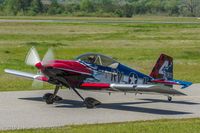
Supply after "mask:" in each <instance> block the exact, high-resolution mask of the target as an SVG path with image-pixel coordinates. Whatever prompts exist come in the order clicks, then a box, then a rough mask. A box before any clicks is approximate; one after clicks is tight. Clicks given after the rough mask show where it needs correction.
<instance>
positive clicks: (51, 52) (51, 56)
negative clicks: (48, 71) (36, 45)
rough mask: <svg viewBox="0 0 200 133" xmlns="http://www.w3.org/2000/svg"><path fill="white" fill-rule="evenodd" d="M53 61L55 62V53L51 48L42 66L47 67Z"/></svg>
mask: <svg viewBox="0 0 200 133" xmlns="http://www.w3.org/2000/svg"><path fill="white" fill-rule="evenodd" d="M53 60H54V53H53V50H52V48H49V49H48V51H47V52H46V54H45V56H44V58H43V60H42V64H43V65H46V64H48V62H49V61H53Z"/></svg>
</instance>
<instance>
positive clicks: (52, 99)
mask: <svg viewBox="0 0 200 133" xmlns="http://www.w3.org/2000/svg"><path fill="white" fill-rule="evenodd" d="M54 101H55V99H54V98H53V94H52V95H50V96H49V97H48V98H47V99H46V104H53V103H54Z"/></svg>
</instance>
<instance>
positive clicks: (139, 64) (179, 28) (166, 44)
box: [0, 16, 200, 91]
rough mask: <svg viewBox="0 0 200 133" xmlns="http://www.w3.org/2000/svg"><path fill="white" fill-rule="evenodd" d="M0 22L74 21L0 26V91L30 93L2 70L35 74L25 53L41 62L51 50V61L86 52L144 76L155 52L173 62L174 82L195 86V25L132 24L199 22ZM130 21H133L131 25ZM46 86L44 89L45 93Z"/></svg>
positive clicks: (199, 66)
mask: <svg viewBox="0 0 200 133" xmlns="http://www.w3.org/2000/svg"><path fill="white" fill-rule="evenodd" d="M0 19H54V20H55V19H59V20H64V19H67V20H70V19H71V20H77V23H74V22H54V23H52V22H37V23H36V22H28V23H25V22H15V23H14V22H13V23H8V22H1V23H0V91H12V90H32V89H33V88H32V87H31V81H28V80H25V79H20V78H16V77H13V76H10V75H7V74H5V73H4V72H3V70H4V69H5V68H11V69H17V70H22V71H28V72H36V69H35V68H33V67H30V66H26V65H25V63H24V59H25V56H26V54H27V52H28V50H29V49H30V48H31V47H32V46H35V47H36V48H37V49H38V51H39V54H40V56H41V57H43V55H44V54H45V52H46V50H47V49H48V48H49V47H53V49H54V51H55V54H56V58H58V59H73V58H75V57H76V56H78V55H80V54H83V53H86V52H97V53H102V54H106V55H109V56H112V57H114V58H115V59H117V60H119V61H120V62H122V63H124V64H127V65H129V66H131V67H133V68H135V69H136V70H139V71H141V72H144V73H146V74H149V73H150V71H151V69H152V67H153V65H154V63H155V62H156V60H157V58H158V56H159V55H160V54H161V53H165V54H169V55H171V56H173V57H174V77H175V78H176V79H182V80H187V81H192V82H195V83H197V82H199V81H200V76H199V75H200V24H199V23H194V24H190V23H188V24H187V23H185V24H159V23H154V24H152V23H149V24H148V23H145V24H144V23H140V22H137V21H145V22H151V21H159V22H161V21H162V22H200V20H198V19H197V18H175V17H149V16H148V17H135V18H132V19H123V18H121V19H120V18H113V19H111V18H66V17H47V18H45V17H0ZM80 20H87V21H91V20H96V21H104V20H110V21H111V20H112V21H115V20H118V21H119V20H120V21H127V23H126V22H123V23H112V22H111V23H87V22H86V23H78V21H80ZM130 21H133V23H131V22H130ZM49 88H52V86H49V85H45V89H49Z"/></svg>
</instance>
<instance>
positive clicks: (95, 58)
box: [76, 53, 119, 68]
mask: <svg viewBox="0 0 200 133" xmlns="http://www.w3.org/2000/svg"><path fill="white" fill-rule="evenodd" d="M76 59H77V60H80V61H83V62H86V63H90V64H95V65H101V66H105V67H111V68H117V67H118V65H119V62H117V61H115V60H114V59H112V58H111V57H108V56H105V55H102V54H96V53H87V54H83V55H80V56H78V57H77V58H76Z"/></svg>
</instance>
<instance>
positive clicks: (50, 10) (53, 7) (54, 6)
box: [47, 0, 64, 15]
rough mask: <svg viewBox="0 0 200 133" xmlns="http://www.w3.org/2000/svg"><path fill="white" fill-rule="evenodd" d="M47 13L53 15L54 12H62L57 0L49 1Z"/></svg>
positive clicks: (62, 9)
mask: <svg viewBox="0 0 200 133" xmlns="http://www.w3.org/2000/svg"><path fill="white" fill-rule="evenodd" d="M47 12H48V14H50V15H55V14H61V13H63V12H64V8H63V7H62V6H61V5H60V4H58V2H57V0H53V1H52V2H51V5H50V6H49V7H48V11H47Z"/></svg>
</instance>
